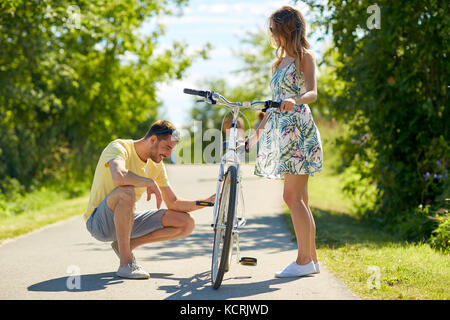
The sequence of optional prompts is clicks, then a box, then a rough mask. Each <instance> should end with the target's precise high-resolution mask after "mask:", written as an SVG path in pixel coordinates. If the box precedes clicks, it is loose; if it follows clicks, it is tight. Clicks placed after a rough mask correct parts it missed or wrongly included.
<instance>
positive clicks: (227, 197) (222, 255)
mask: <svg viewBox="0 0 450 320" xmlns="http://www.w3.org/2000/svg"><path fill="white" fill-rule="evenodd" d="M236 185H237V169H236V167H235V166H230V167H229V168H228V170H227V172H226V173H225V175H224V179H223V183H222V189H221V192H220V197H219V202H218V204H217V205H218V211H217V218H216V221H215V228H214V245H213V256H212V266H211V282H212V285H213V288H214V289H217V288H219V287H220V285H221V284H222V280H223V275H224V273H225V271H228V268H229V259H230V249H231V238H232V231H233V221H234V216H235V210H236Z"/></svg>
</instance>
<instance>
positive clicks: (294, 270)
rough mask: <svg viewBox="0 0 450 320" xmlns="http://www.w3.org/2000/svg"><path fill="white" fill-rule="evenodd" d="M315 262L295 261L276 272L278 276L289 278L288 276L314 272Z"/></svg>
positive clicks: (299, 275)
mask: <svg viewBox="0 0 450 320" xmlns="http://www.w3.org/2000/svg"><path fill="white" fill-rule="evenodd" d="M314 272H315V269H314V262H312V261H311V262H309V263H307V264H303V265H298V264H297V263H296V262H295V261H294V262H292V263H291V264H290V265H288V266H287V267H286V268H284V269H283V270H282V271H278V272H277V273H275V277H277V278H288V277H301V276H306V275H308V274H311V273H314Z"/></svg>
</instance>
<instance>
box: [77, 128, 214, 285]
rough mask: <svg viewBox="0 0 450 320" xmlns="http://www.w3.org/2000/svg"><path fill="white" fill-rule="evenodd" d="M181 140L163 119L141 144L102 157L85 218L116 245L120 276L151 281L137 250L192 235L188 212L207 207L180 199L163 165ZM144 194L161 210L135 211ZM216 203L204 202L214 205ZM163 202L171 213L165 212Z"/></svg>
mask: <svg viewBox="0 0 450 320" xmlns="http://www.w3.org/2000/svg"><path fill="white" fill-rule="evenodd" d="M179 138H180V137H179V133H178V131H176V129H175V126H174V125H173V124H171V123H170V122H169V121H165V120H160V121H157V122H155V123H154V124H153V125H152V126H151V128H150V129H149V131H148V132H147V134H146V135H145V137H143V138H142V139H139V140H136V141H134V140H123V139H117V140H114V141H112V142H111V143H110V144H108V146H107V147H106V148H105V149H104V150H103V152H102V154H101V156H100V159H99V161H98V164H97V168H96V170H95V175H94V180H93V183H92V188H91V197H90V199H89V205H88V208H87V211H86V213H85V214H84V219H85V221H86V227H87V229H88V231H89V232H90V233H91V235H92V236H93V237H94V238H96V239H97V240H99V241H113V242H112V243H111V247H112V248H113V250H114V251H115V253H116V254H117V256H118V257H119V259H120V266H119V269H118V271H117V275H118V276H120V277H123V278H132V279H148V278H149V277H150V276H149V274H148V273H147V272H146V271H145V270H144V269H143V268H142V267H141V266H139V265H138V264H136V260H135V258H134V256H133V254H132V251H133V249H135V248H136V247H138V246H141V245H143V244H146V243H151V242H156V241H164V240H172V239H178V238H182V237H185V236H187V235H189V234H190V233H191V232H192V230H193V229H194V219H192V217H191V216H190V215H189V213H188V212H191V211H194V210H197V209H200V208H203V207H202V206H198V205H196V201H190V200H183V199H180V198H178V197H177V196H176V195H175V193H174V192H173V190H172V189H171V187H170V184H169V181H168V178H167V174H166V170H165V167H164V164H163V162H162V160H163V158H168V157H170V155H171V153H172V150H173V149H174V148H175V146H176V144H177V142H178V141H179ZM145 191H146V192H147V201H149V200H150V199H151V196H152V195H154V196H155V197H156V203H157V207H158V209H157V210H150V211H145V212H135V203H136V201H138V200H139V199H140V197H141V195H142V194H143V193H144V192H145ZM214 198H215V195H212V196H210V197H209V198H206V199H202V201H208V202H214ZM162 200H164V202H165V203H166V205H167V208H168V209H160V206H161V202H162Z"/></svg>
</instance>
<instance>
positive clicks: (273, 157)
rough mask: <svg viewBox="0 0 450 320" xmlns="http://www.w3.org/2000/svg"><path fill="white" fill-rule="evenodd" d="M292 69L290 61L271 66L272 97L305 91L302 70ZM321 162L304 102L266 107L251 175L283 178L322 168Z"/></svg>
mask: <svg viewBox="0 0 450 320" xmlns="http://www.w3.org/2000/svg"><path fill="white" fill-rule="evenodd" d="M296 69H297V68H296V66H295V62H294V61H293V62H291V63H290V64H288V65H287V66H285V67H284V68H282V69H278V68H276V69H275V72H274V74H273V76H272V80H271V81H270V86H271V88H272V92H273V100H274V101H279V102H281V101H283V100H284V99H287V98H289V97H292V96H295V95H299V94H302V93H304V92H306V88H305V81H304V78H303V74H302V72H299V73H297V70H296ZM299 75H300V76H299ZM322 162H323V149H322V143H321V140H320V133H319V130H318V129H317V126H316V124H315V123H314V120H313V117H312V114H311V110H310V108H309V106H308V105H307V104H297V105H295V106H294V109H293V110H292V111H279V110H278V109H274V108H271V109H269V110H268V111H267V119H266V124H265V126H264V131H263V134H262V136H261V139H260V140H259V151H258V156H257V158H256V166H255V171H254V174H255V175H257V176H260V177H265V178H271V179H283V177H282V175H283V174H285V173H288V174H309V175H311V176H313V175H314V172H320V171H322Z"/></svg>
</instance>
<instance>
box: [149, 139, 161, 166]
mask: <svg viewBox="0 0 450 320" xmlns="http://www.w3.org/2000/svg"><path fill="white" fill-rule="evenodd" d="M158 146H159V143H158V144H157V145H156V146H153V147H152V148H150V150H149V158H150V159H152V161H153V162H155V163H160V162H161V161H162V159H160V157H159V154H158V149H159V148H158Z"/></svg>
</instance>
